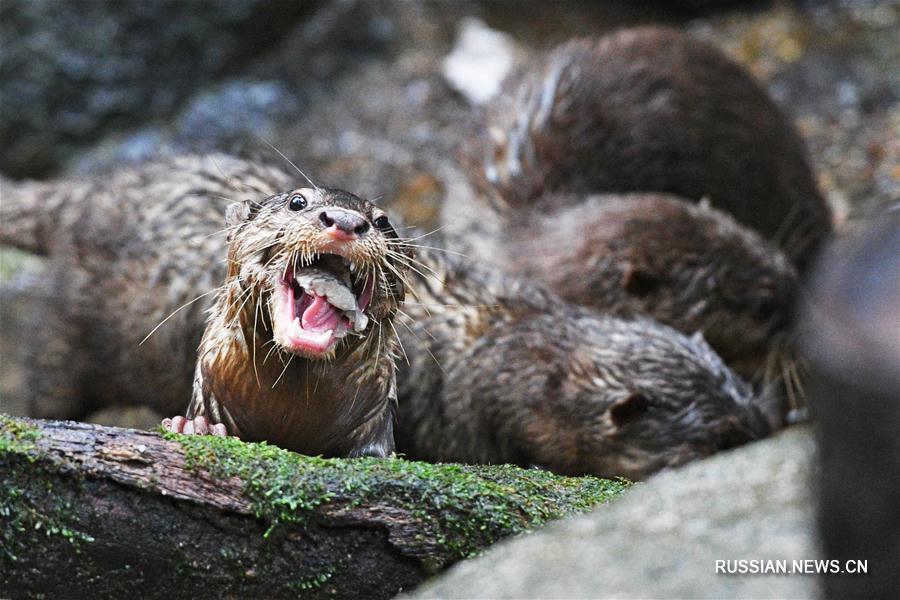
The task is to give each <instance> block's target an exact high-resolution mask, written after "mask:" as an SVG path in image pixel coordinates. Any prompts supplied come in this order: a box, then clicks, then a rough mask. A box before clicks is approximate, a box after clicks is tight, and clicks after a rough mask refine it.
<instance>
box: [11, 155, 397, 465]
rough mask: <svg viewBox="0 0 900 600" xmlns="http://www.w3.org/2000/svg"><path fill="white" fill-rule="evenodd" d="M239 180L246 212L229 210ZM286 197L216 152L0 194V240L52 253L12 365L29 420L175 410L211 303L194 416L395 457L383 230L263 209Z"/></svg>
mask: <svg viewBox="0 0 900 600" xmlns="http://www.w3.org/2000/svg"><path fill="white" fill-rule="evenodd" d="M235 184H239V186H240V188H239V193H240V194H242V195H249V196H250V197H251V198H253V199H254V200H251V201H247V202H244V203H238V204H234V203H231V200H229V199H228V197H229V196H231V195H233V194H234V193H235V189H234V187H233V186H234V185H235ZM291 188H292V186H291V185H290V179H289V178H288V177H287V176H286V175H285V174H284V173H282V172H280V171H279V170H276V169H270V168H266V167H263V166H260V165H256V164H254V163H250V162H247V161H242V160H238V159H234V158H231V157H227V156H210V157H196V156H189V157H179V158H175V159H172V160H167V161H161V162H155V163H150V164H145V165H142V166H141V167H139V168H131V169H122V170H119V171H116V172H114V173H112V174H111V175H109V176H107V177H102V178H96V179H92V180H89V181H84V182H77V181H69V182H57V183H52V184H39V183H26V184H11V183H8V182H4V186H3V203H2V214H0V217H2V219H0V234H2V235H0V241H2V242H3V243H6V244H12V245H16V246H18V247H21V248H24V249H28V250H31V251H33V252H36V253H39V254H43V255H46V256H47V257H48V261H47V268H46V270H45V271H44V273H43V276H42V277H41V290H40V291H39V293H38V294H37V295H36V298H37V300H41V302H39V303H38V304H37V306H36V307H35V310H34V312H35V315H36V317H37V319H38V321H37V322H36V324H35V335H34V337H33V338H32V339H31V340H29V342H30V344H29V345H30V350H31V351H30V355H31V360H30V361H29V362H28V364H27V365H26V366H27V369H28V376H27V378H28V390H29V393H30V396H31V399H32V413H33V414H34V415H36V416H43V417H56V418H77V417H82V416H84V415H85V414H87V413H89V412H92V411H93V410H96V409H97V408H99V407H102V406H105V405H110V404H114V403H141V404H147V405H150V406H154V407H156V408H157V409H158V410H160V411H162V412H166V413H174V412H180V411H182V410H183V409H184V406H185V404H186V402H187V399H188V398H190V397H191V382H192V379H193V375H192V374H193V373H194V371H195V369H194V366H195V363H197V361H196V356H197V355H196V348H197V344H198V343H199V342H200V339H201V333H202V332H203V324H204V320H205V319H204V314H205V312H206V310H207V309H208V308H210V307H212V308H213V314H212V317H211V320H210V325H209V327H208V328H207V331H206V335H205V336H204V338H203V345H202V347H201V360H200V361H199V363H198V367H197V369H196V381H195V383H194V385H195V395H194V400H193V402H192V403H191V409H190V410H191V416H194V415H204V416H209V417H211V418H213V419H212V420H214V421H223V422H224V423H225V424H227V425H230V426H231V427H232V428H233V429H234V431H233V433H239V434H241V435H242V436H244V437H246V438H248V439H271V440H272V441H273V442H275V443H279V444H282V445H284V446H286V447H289V448H294V449H300V450H303V451H307V452H316V453H318V452H321V453H334V454H359V453H371V454H381V455H383V454H385V453H389V452H390V451H392V448H393V441H392V435H391V413H392V410H393V409H392V403H393V394H394V392H393V389H394V384H393V344H394V343H395V342H394V336H393V333H392V332H391V333H390V334H388V333H384V329H385V328H390V321H391V319H392V317H393V312H394V310H396V307H397V305H398V303H399V302H400V300H401V299H402V291H403V288H402V285H400V284H399V280H398V277H399V276H400V275H401V274H402V268H403V265H402V264H401V263H402V259H401V255H402V252H400V251H399V250H397V251H395V250H393V249H392V248H391V240H393V239H396V234H395V233H394V232H393V230H392V229H391V226H390V222H389V221H388V220H387V218H386V216H385V215H384V214H383V213H381V212H380V211H379V210H378V209H376V208H375V207H373V206H372V205H371V204H370V203H368V202H366V201H364V200H361V199H359V198H357V197H355V196H353V195H352V194H348V193H346V192H340V191H337V190H325V189H313V190H298V191H296V192H291V193H284V194H277V193H276V194H274V195H272V194H273V192H275V191H276V190H278V189H282V190H283V189H291ZM256 198H265V199H264V200H261V201H258V202H257V201H256V200H255V199H256ZM230 203H231V204H230ZM302 203H306V205H305V206H303V207H300V204H302ZM229 205H230V206H231V208H229V209H228V214H229V222H230V224H229V226H228V227H227V228H226V229H224V230H223V226H222V220H223V219H222V215H223V214H225V213H226V207H227V206H229ZM226 233H227V234H228V235H229V236H230V243H229V244H228V246H227V247H228V260H227V261H224V260H223V258H225V256H226V241H225V237H226ZM400 250H402V248H401V249H400ZM397 261H400V262H397ZM376 267H377V268H376ZM223 280H224V281H225V285H223V286H222V287H221V288H217V286H219V285H220V284H221V283H222V281H223ZM210 290H215V291H217V295H216V298H215V302H212V301H211V300H212V299H211V298H210V297H209V292H210ZM198 297H199V300H198ZM194 300H197V301H196V302H194ZM298 320H299V323H297V321H298ZM160 323H162V325H161V326H160V327H159V328H157V325H159V324H160ZM151 331H153V334H152V335H150V336H149V337H148V332H151ZM224 381H227V383H228V385H229V386H230V387H231V390H230V391H228V392H226V391H225V390H223V389H222V385H223V382H224ZM337 381H339V382H340V385H334V382H337ZM259 403H265V404H266V406H267V408H266V410H264V411H263V410H259V409H260V405H259ZM254 411H257V412H254ZM279 411H281V412H279ZM300 414H302V415H303V423H302V424H297V423H296V419H297V418H298V416H299V415H300ZM215 417H221V418H220V419H217V418H215ZM176 422H177V423H182V424H183V420H178V421H176ZM198 425H203V424H202V420H201V421H198ZM293 425H296V429H295V430H293V432H292V435H291V436H289V437H285V436H286V433H285V432H286V428H288V427H290V426H293ZM214 431H215V432H217V433H222V431H221V427H217V428H214Z"/></svg>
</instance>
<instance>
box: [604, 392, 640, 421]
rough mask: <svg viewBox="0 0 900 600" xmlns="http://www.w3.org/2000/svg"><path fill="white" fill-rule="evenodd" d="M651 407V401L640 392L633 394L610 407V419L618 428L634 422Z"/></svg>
mask: <svg viewBox="0 0 900 600" xmlns="http://www.w3.org/2000/svg"><path fill="white" fill-rule="evenodd" d="M649 407H650V401H649V400H647V398H646V397H644V395H643V394H641V393H640V392H631V393H630V394H628V395H627V396H625V397H624V398H622V399H621V400H617V401H616V402H615V403H613V405H612V406H610V407H609V417H610V419H612V422H613V424H614V425H615V426H616V427H622V426H623V425H625V424H627V423H630V422H631V421H634V420H635V419H637V418H639V417H640V416H641V415H643V414H644V413H645V412H647V409H648V408H649Z"/></svg>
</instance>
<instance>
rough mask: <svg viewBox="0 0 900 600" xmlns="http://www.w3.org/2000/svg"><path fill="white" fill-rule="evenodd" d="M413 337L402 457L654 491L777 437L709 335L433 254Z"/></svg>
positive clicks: (427, 257) (407, 321)
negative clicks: (704, 464) (706, 460)
mask: <svg viewBox="0 0 900 600" xmlns="http://www.w3.org/2000/svg"><path fill="white" fill-rule="evenodd" d="M420 258H421V259H423V260H424V262H425V263H426V264H427V265H428V266H429V268H430V269H431V271H432V272H431V273H427V274H426V273H425V272H424V271H423V272H416V273H413V274H411V278H412V282H411V286H410V290H411V293H410V299H408V301H407V303H406V305H405V307H404V315H403V316H402V317H401V319H400V322H401V324H403V325H404V326H405V329H400V330H399V331H400V336H401V340H402V345H403V348H404V351H405V355H406V357H407V360H408V366H407V365H406V364H404V362H403V360H400V361H398V363H399V365H400V376H399V406H400V412H399V418H398V431H397V436H398V437H397V443H398V450H399V451H400V452H404V453H406V455H407V456H409V457H410V458H416V459H424V460H432V461H462V462H512V463H518V464H521V465H537V466H541V467H544V468H547V469H550V470H552V471H554V472H557V473H564V474H573V475H574V474H585V473H590V474H595V475H602V476H618V475H622V476H626V477H629V478H633V479H641V478H644V477H646V476H648V475H650V474H651V473H653V472H655V471H657V470H659V469H662V468H665V467H673V466H677V465H681V464H684V463H686V462H688V461H691V460H694V459H697V458H701V457H704V456H707V455H709V454H712V453H714V452H716V451H719V450H723V449H726V448H730V447H733V446H737V445H740V444H742V443H745V442H748V441H750V440H754V439H758V438H761V437H763V436H765V435H767V434H768V433H769V432H770V431H771V428H772V427H773V426H775V425H777V418H778V417H777V416H775V415H774V412H773V408H774V405H773V404H772V403H771V402H770V399H769V398H768V397H766V396H763V395H760V396H754V394H753V393H752V392H751V390H750V388H749V386H747V385H746V384H745V383H744V382H743V381H742V380H741V379H740V378H739V377H737V376H736V375H735V374H734V373H732V372H731V371H730V370H729V369H728V367H726V366H725V365H724V364H723V363H722V361H721V359H720V358H719V357H718V356H717V355H716V354H715V352H713V350H712V349H711V348H710V347H709V346H708V345H707V344H706V343H705V342H704V341H703V338H702V336H700V335H699V334H697V335H695V336H694V337H692V338H688V337H686V336H684V335H682V334H680V333H679V332H677V331H675V330H673V329H671V328H669V327H666V326H664V325H660V324H658V323H656V322H654V321H651V320H649V319H636V320H631V321H628V320H623V319H619V318H616V317H610V316H604V315H600V314H598V313H596V312H593V311H591V310H589V309H586V308H581V307H577V306H573V305H570V304H567V303H565V302H564V301H563V300H561V299H560V298H558V297H557V296H555V295H554V294H552V293H551V292H549V291H547V290H545V289H542V288H541V287H539V286H536V285H534V284H531V283H529V282H527V281H526V280H524V279H521V278H516V277H512V276H509V275H504V274H501V273H498V272H490V271H486V270H482V269H480V268H479V267H478V265H475V264H472V263H471V262H469V261H465V260H461V259H459V258H456V257H454V256H453V255H452V254H448V255H446V256H441V255H439V254H436V253H435V252H434V251H427V250H426V251H423V252H422V253H421V254H420Z"/></svg>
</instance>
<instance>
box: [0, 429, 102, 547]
mask: <svg viewBox="0 0 900 600" xmlns="http://www.w3.org/2000/svg"><path fill="white" fill-rule="evenodd" d="M40 437H41V432H40V430H39V429H37V428H35V427H32V426H31V425H28V424H27V423H25V422H23V421H20V420H18V419H14V418H12V417H9V416H7V415H0V522H2V523H3V533H2V535H0V555H2V558H3V559H5V560H10V561H15V560H17V554H18V553H19V552H20V549H21V548H23V547H25V546H26V545H27V544H28V543H29V540H32V539H34V537H35V536H39V535H44V536H56V537H60V538H62V539H64V540H66V541H68V542H69V543H71V544H72V545H73V546H74V547H75V549H76V551H78V549H79V547H80V544H81V543H82V542H92V541H93V538H91V537H90V536H89V535H87V534H85V533H82V532H81V531H78V529H77V518H76V517H75V516H74V514H73V510H72V508H73V507H72V503H71V501H69V500H66V499H65V496H64V495H62V494H60V493H59V491H58V490H57V489H56V488H55V484H54V477H53V475H54V474H53V473H52V472H51V471H49V470H47V469H45V468H38V467H36V466H35V465H34V464H33V463H34V462H35V461H36V460H37V457H38V455H37V453H36V452H35V450H36V448H37V446H36V442H37V440H39V439H40Z"/></svg>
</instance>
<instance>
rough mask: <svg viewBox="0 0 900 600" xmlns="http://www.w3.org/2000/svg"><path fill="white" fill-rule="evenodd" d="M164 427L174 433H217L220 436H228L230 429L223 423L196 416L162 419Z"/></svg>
mask: <svg viewBox="0 0 900 600" xmlns="http://www.w3.org/2000/svg"><path fill="white" fill-rule="evenodd" d="M162 426H163V429H165V430H166V431H171V432H173V433H184V434H187V435H190V434H195V435H217V436H220V437H227V436H228V429H227V428H226V427H225V425H224V424H223V423H210V422H209V421H208V420H207V418H206V417H203V416H200V417H194V418H193V419H188V418H186V417H180V416H179V417H172V418H171V419H163V420H162Z"/></svg>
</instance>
